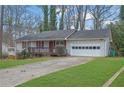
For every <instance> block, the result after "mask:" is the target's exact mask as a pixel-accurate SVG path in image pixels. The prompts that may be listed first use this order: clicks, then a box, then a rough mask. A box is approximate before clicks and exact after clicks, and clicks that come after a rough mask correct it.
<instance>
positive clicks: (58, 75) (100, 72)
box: [19, 58, 124, 87]
mask: <svg viewBox="0 0 124 93" xmlns="http://www.w3.org/2000/svg"><path fill="white" fill-rule="evenodd" d="M123 65H124V58H97V59H95V60H93V61H92V62H89V63H87V64H83V65H80V66H76V67H72V68H68V69H65V70H62V71H58V72H55V73H51V74H48V75H46V76H43V77H39V78H36V79H33V80H31V81H28V82H25V83H23V84H21V85H19V86H21V87H82V86H85V87H86V86H89V87H97V86H102V85H103V84H104V83H105V82H106V81H107V80H108V79H109V78H110V77H111V76H112V75H113V74H114V73H115V72H116V71H117V70H119V68H121V67H122V66H123Z"/></svg>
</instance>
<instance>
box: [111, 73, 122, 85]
mask: <svg viewBox="0 0 124 93" xmlns="http://www.w3.org/2000/svg"><path fill="white" fill-rule="evenodd" d="M111 87H124V72H123V73H121V74H120V75H119V76H118V77H117V79H115V80H114V82H113V83H112V84H111Z"/></svg>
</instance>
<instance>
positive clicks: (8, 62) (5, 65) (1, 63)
mask: <svg viewBox="0 0 124 93" xmlns="http://www.w3.org/2000/svg"><path fill="white" fill-rule="evenodd" d="M50 59H54V57H41V58H32V59H23V60H3V61H0V69H4V68H10V67H14V66H18V65H24V64H30V63H34V62H39V61H47V60H50Z"/></svg>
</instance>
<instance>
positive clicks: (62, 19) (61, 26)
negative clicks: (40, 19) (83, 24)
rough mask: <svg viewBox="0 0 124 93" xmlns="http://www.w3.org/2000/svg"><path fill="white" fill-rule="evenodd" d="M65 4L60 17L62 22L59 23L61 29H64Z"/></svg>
mask: <svg viewBox="0 0 124 93" xmlns="http://www.w3.org/2000/svg"><path fill="white" fill-rule="evenodd" d="M64 11H65V9H64V6H62V16H61V19H60V24H59V30H63V29H64Z"/></svg>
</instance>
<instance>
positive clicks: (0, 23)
mask: <svg viewBox="0 0 124 93" xmlns="http://www.w3.org/2000/svg"><path fill="white" fill-rule="evenodd" d="M3 14H4V6H3V5H1V6H0V55H1V60H2V38H3V37H2V36H3Z"/></svg>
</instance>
